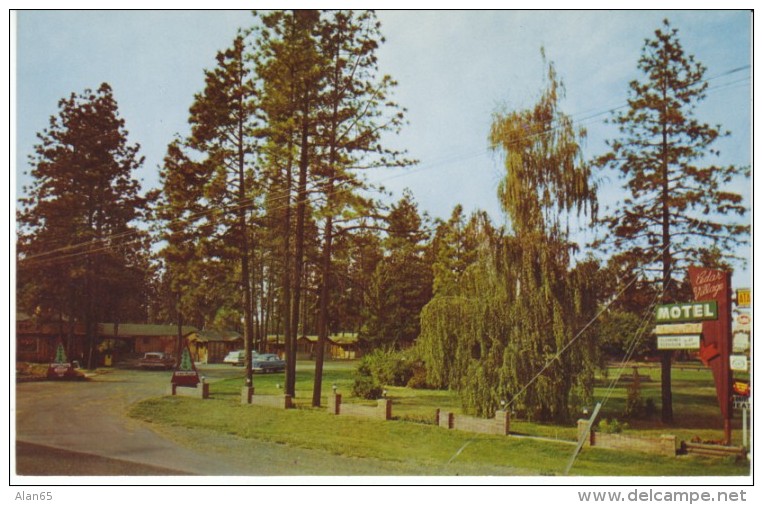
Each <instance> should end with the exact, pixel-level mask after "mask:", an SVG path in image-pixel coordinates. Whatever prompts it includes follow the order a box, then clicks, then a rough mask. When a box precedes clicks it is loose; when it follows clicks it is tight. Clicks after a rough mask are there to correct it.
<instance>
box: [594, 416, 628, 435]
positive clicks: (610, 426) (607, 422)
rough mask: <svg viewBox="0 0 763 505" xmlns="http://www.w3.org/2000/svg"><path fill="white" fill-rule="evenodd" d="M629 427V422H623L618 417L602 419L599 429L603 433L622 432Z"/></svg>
mask: <svg viewBox="0 0 763 505" xmlns="http://www.w3.org/2000/svg"><path fill="white" fill-rule="evenodd" d="M628 428H629V426H628V423H621V422H620V421H618V420H617V419H602V421H601V422H600V423H599V430H598V431H600V432H601V433H622V432H623V430H626V429H628Z"/></svg>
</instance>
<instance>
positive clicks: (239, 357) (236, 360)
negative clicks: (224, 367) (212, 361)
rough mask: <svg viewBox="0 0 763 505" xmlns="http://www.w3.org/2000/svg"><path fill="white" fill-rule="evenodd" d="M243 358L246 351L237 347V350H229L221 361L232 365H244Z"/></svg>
mask: <svg viewBox="0 0 763 505" xmlns="http://www.w3.org/2000/svg"><path fill="white" fill-rule="evenodd" d="M244 358H246V352H245V351H244V350H243V349H239V350H238V351H231V352H229V353H228V354H227V355H226V356H225V358H223V363H228V364H229V365H233V366H244Z"/></svg>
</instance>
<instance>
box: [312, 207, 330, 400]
mask: <svg viewBox="0 0 763 505" xmlns="http://www.w3.org/2000/svg"><path fill="white" fill-rule="evenodd" d="M329 194H330V193H329ZM332 221H333V220H332V217H331V215H329V216H328V217H327V218H326V226H325V229H324V232H323V235H324V237H325V238H324V245H323V259H322V261H321V293H320V300H319V303H320V311H319V314H318V347H317V349H316V350H315V380H314V382H313V407H320V406H321V388H322V384H323V360H324V354H325V352H326V341H327V340H328V305H329V304H328V298H329V292H330V290H329V283H330V282H331V278H330V276H331V239H332V234H333V230H332V225H333V222H332Z"/></svg>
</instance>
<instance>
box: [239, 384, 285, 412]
mask: <svg viewBox="0 0 763 505" xmlns="http://www.w3.org/2000/svg"><path fill="white" fill-rule="evenodd" d="M241 403H242V404H245V405H246V404H248V405H259V406H260V407H272V408H276V409H291V408H294V402H292V399H291V396H290V395H255V394H254V388H247V387H243V388H241Z"/></svg>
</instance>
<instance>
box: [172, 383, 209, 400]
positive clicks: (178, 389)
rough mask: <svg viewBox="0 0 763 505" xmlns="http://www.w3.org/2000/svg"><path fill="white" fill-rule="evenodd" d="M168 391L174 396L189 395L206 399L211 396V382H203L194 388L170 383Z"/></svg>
mask: <svg viewBox="0 0 763 505" xmlns="http://www.w3.org/2000/svg"><path fill="white" fill-rule="evenodd" d="M168 392H169V394H170V395H172V396H189V397H191V398H200V399H202V400H206V399H207V398H209V383H206V382H203V383H200V384H198V385H197V386H196V387H193V388H191V387H185V386H178V385H176V384H170V387H169V391H168Z"/></svg>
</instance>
